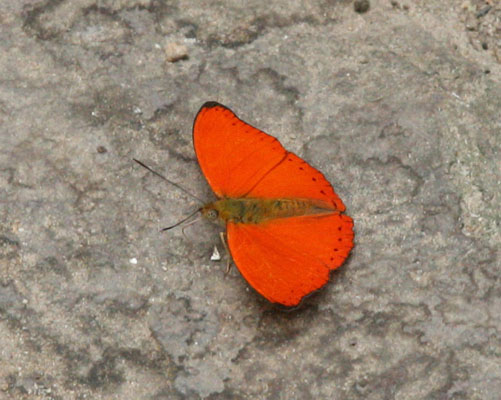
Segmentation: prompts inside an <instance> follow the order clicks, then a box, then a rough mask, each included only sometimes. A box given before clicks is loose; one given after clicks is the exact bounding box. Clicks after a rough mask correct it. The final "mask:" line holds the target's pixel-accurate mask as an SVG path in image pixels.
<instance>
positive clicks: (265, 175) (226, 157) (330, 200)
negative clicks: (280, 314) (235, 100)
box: [193, 102, 354, 306]
mask: <svg viewBox="0 0 501 400" xmlns="http://www.w3.org/2000/svg"><path fill="white" fill-rule="evenodd" d="M193 144H194V147H195V152H196V155H197V158H198V162H199V164H200V168H201V170H202V172H203V174H204V176H205V177H206V179H207V181H208V183H209V185H210V186H211V188H212V190H213V191H214V193H215V194H216V196H217V197H218V200H216V201H214V202H212V203H209V204H206V205H205V206H204V207H203V208H202V209H201V212H202V215H203V216H205V217H206V218H207V219H209V220H211V221H214V222H218V223H220V224H222V225H226V233H227V243H228V247H229V250H230V253H231V256H232V258H233V261H234V262H235V265H236V266H237V268H238V269H239V271H240V273H241V274H242V276H243V277H244V278H245V279H246V280H247V282H248V283H249V284H250V285H251V286H252V287H253V288H254V289H255V290H256V291H257V292H258V293H260V294H261V295H262V296H264V297H265V298H266V299H268V300H269V301H271V302H273V303H279V304H282V305H285V306H296V305H298V304H299V303H300V301H301V299H303V298H304V297H305V296H306V295H308V294H310V293H311V292H313V291H315V290H317V289H319V288H321V287H322V286H324V285H325V284H326V283H327V282H328V280H329V273H330V271H332V270H334V269H336V268H338V267H340V266H341V265H342V264H343V262H344V260H345V259H346V258H347V257H348V255H349V253H350V251H351V249H352V248H353V237H354V235H353V221H352V219H351V218H350V217H349V216H347V215H345V214H344V211H345V206H344V204H343V202H342V201H341V199H340V198H339V197H338V195H337V194H336V193H335V192H334V189H333V188H332V186H331V184H330V183H329V182H328V181H327V179H325V177H324V175H323V174H322V173H321V172H320V171H318V170H317V169H315V168H313V167H312V166H311V165H309V164H308V163H307V162H306V161H304V160H302V159H301V158H300V157H298V156H297V155H295V154H294V153H291V152H289V151H287V150H285V149H284V147H283V146H282V145H281V144H280V142H279V141H278V140H277V139H276V138H274V137H273V136H270V135H268V134H266V133H264V132H262V131H260V130H259V129H256V128H254V127H253V126H251V125H249V124H247V123H246V122H244V121H242V120H241V119H239V118H238V117H237V116H236V115H235V114H234V113H233V112H232V111H231V110H230V109H228V108H227V107H225V106H223V105H222V104H219V103H216V102H207V103H205V104H204V105H203V106H202V107H201V109H200V111H199V112H198V114H197V117H196V118H195V122H194V124H193Z"/></svg>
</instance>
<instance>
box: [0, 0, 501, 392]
mask: <svg viewBox="0 0 501 400" xmlns="http://www.w3.org/2000/svg"><path fill="white" fill-rule="evenodd" d="M417 3H419V4H417ZM417 3H416V2H410V1H407V2H406V1H386V0H373V1H371V2H370V9H369V11H368V12H367V13H364V14H359V13H356V12H355V10H354V5H353V2H350V1H347V0H344V1H343V0H339V1H335V0H323V1H322V0H319V1H311V2H310V1H299V0H297V1H287V2H285V1H281V2H264V1H258V0H252V1H246V2H241V1H236V0H233V1H231V0H226V1H210V2H203V3H201V2H192V1H183V0H179V1H155V0H142V1H141V0H123V1H106V0H104V1H103V0H101V1H96V0H75V1H64V0H44V1H35V0H31V1H26V0H25V1H8V0H7V1H3V2H2V3H1V4H0V22H1V23H0V54H1V57H0V77H1V78H0V141H1V143H0V218H1V225H0V398H7V399H10V398H12V399H84V398H92V399H155V400H160V399H181V398H187V399H199V398H210V399H333V398H336V399H345V398H346V399H493V400H494V399H498V398H499V393H501V378H500V377H501V362H500V357H501V312H500V310H501V296H500V295H501V285H500V276H501V273H500V263H499V259H498V257H499V243H500V242H501V235H500V219H501V215H500V211H499V210H500V209H501V200H500V189H499V188H500V171H501V157H500V147H501V134H500V131H501V119H500V113H499V110H500V109H501V84H500V78H501V66H500V64H499V62H500V60H499V56H498V52H499V47H500V43H501V42H500V40H501V39H500V36H499V30H500V29H501V26H500V22H499V21H500V18H499V15H501V8H500V6H499V5H498V4H497V3H496V2H493V1H481V0H470V1H466V2H457V1H450V0H449V1H445V2H444V1H438V0H431V1H427V2H417ZM488 7H490V8H488ZM207 100H216V101H219V102H221V103H223V104H225V105H227V106H229V107H230V108H232V109H233V110H234V111H235V112H236V113H237V114H238V115H239V116H240V117H242V118H243V119H244V120H246V121H248V122H249V123H252V124H253V125H255V126H257V127H259V128H261V129H263V130H265V131H267V132H269V133H271V134H273V135H275V136H276V137H278V138H279V140H280V141H281V142H282V143H283V144H284V146H285V147H286V148H288V149H289V150H291V151H294V152H296V153H298V154H299V155H301V156H302V157H304V158H305V159H306V160H308V161H309V162H310V163H311V164H313V165H314V166H316V167H318V168H319V169H320V170H321V171H323V172H324V174H325V175H326V176H327V177H328V179H329V180H330V181H331V182H332V183H333V184H334V187H335V189H336V191H337V192H338V193H339V195H340V196H341V198H342V199H343V200H344V202H345V204H346V205H347V212H348V213H349V215H351V216H352V217H353V219H354V221H355V230H356V247H355V249H354V251H353V254H352V256H351V257H350V259H349V260H348V262H347V263H346V264H345V266H343V267H342V268H341V269H340V270H339V271H337V272H336V273H334V274H333V275H332V279H331V281H332V282H331V283H330V284H329V285H328V286H327V287H326V288H324V290H322V291H320V292H319V293H317V294H315V295H313V296H311V297H309V298H308V299H306V301H305V302H304V304H303V305H302V307H301V308H300V309H298V310H295V311H289V312H284V311H283V310H280V309H278V308H276V307H274V306H272V305H270V304H268V303H267V302H266V301H265V300H263V299H261V298H260V297H259V296H258V295H256V294H255V293H254V292H253V291H252V290H251V289H249V287H248V286H247V284H246V283H245V281H244V280H243V279H242V278H241V277H240V276H239V273H238V271H237V270H236V269H235V268H234V269H233V270H232V271H231V273H230V274H229V275H228V276H226V277H225V276H224V269H225V266H224V263H213V262H211V261H210V255H211V253H212V249H213V246H214V245H218V246H219V243H218V241H219V237H218V228H217V227H213V226H210V225H209V224H208V223H206V222H198V223H197V224H194V225H192V226H190V227H188V228H187V229H186V236H184V235H183V233H182V231H181V229H177V230H172V231H169V232H168V233H159V230H160V229H161V228H162V227H164V226H167V225H169V224H171V223H173V222H175V221H177V220H179V219H180V218H181V217H183V216H184V215H187V213H188V212H190V211H191V210H194V209H195V208H196V207H197V206H199V204H198V203H197V202H196V201H194V200H193V199H191V198H189V197H187V196H186V195H185V194H183V193H182V192H180V191H178V190H177V189H176V188H174V187H172V186H168V185H165V184H164V182H162V181H160V180H159V179H158V178H156V177H155V176H153V175H152V174H149V173H147V172H146V171H144V170H142V169H141V168H140V167H138V166H137V165H136V164H135V163H133V162H132V158H133V157H135V158H138V159H140V160H143V161H144V162H146V163H147V164H148V165H151V166H152V167H153V168H155V169H157V170H158V171H159V172H161V173H163V174H165V175H166V176H167V177H168V178H169V179H171V180H174V181H176V182H180V183H182V185H183V186H184V187H186V188H187V189H188V190H190V191H192V192H193V193H195V194H196V195H197V196H199V197H204V198H206V199H207V200H210V199H211V194H210V189H209V188H208V186H207V184H206V183H205V181H204V178H203V176H202V175H201V173H200V171H199V169H198V165H197V162H196V159H195V156H194V152H193V149H192V144H191V125H192V121H193V118H194V116H195V114H196V112H197V110H198V108H199V107H200V106H201V105H202V104H203V103H204V102H205V101H207Z"/></svg>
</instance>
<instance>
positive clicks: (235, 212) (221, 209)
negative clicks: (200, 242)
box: [202, 198, 332, 224]
mask: <svg viewBox="0 0 501 400" xmlns="http://www.w3.org/2000/svg"><path fill="white" fill-rule="evenodd" d="M205 209H207V210H208V209H214V210H215V211H216V212H217V219H219V221H220V222H222V223H227V222H234V223H242V224H260V223H263V222H266V221H269V220H272V219H276V218H288V217H297V216H301V215H312V214H324V213H327V212H332V209H330V208H328V207H324V206H323V204H322V203H320V202H318V201H315V200H301V199H252V198H237V199H232V198H228V199H221V200H218V201H215V202H214V203H210V204H208V205H206V206H205V207H204V209H203V210H205ZM202 213H203V214H204V215H207V211H205V212H204V211H202ZM209 219H210V218H209Z"/></svg>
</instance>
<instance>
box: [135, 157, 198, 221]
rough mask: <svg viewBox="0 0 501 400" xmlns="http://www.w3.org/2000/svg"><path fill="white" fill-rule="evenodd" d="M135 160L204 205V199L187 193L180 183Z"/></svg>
mask: <svg viewBox="0 0 501 400" xmlns="http://www.w3.org/2000/svg"><path fill="white" fill-rule="evenodd" d="M133 160H134V161H135V162H137V163H138V164H139V165H140V166H141V167H143V168H146V169H147V170H148V171H150V172H151V173H153V174H154V175H156V176H158V177H159V178H162V179H163V180H164V181H165V182H167V183H170V184H171V185H173V186H175V187H177V188H178V189H179V190H181V191H183V192H184V193H186V194H187V195H188V196H190V197H193V198H194V199H196V200H198V201H199V202H200V203H202V204H203V203H204V201H203V200H202V199H200V198H198V197H197V196H195V195H194V194H192V193H190V192H188V191H187V190H186V189H185V188H184V187H182V186H181V185H179V184H178V183H176V182H173V181H171V180H170V179H167V178H166V177H165V176H163V175H162V174H161V173H159V172H157V171H155V170H153V169H151V168H150V167H148V166H147V165H146V164H144V163H142V162H141V161H139V160H136V159H135V158H133ZM196 212H198V210H197V211H196ZM194 214H195V213H193V214H192V215H194ZM183 221H184V220H183ZM183 221H181V222H183ZM169 229H170V228H169ZM164 230H165V229H164Z"/></svg>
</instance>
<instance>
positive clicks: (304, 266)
mask: <svg viewBox="0 0 501 400" xmlns="http://www.w3.org/2000/svg"><path fill="white" fill-rule="evenodd" d="M227 235H228V246H229V248H230V252H231V255H232V257H233V260H234V261H235V264H236V265H237V267H238V269H239V271H240V273H241V274H242V276H243V277H244V278H245V279H246V280H247V282H248V283H249V284H250V285H251V286H252V287H253V288H254V289H255V290H256V291H257V292H258V293H260V294H261V295H262V296H264V297H265V298H266V299H268V300H269V301H271V302H273V303H280V304H283V305H285V306H295V305H297V304H299V302H300V301H301V299H302V298H303V297H304V296H306V295H308V294H309V293H311V292H312V291H314V290H317V289H319V288H321V287H322V286H323V285H325V284H326V283H327V281H328V280H329V271H330V270H333V269H336V268H338V267H339V266H341V265H342V264H343V262H344V260H345V259H346V258H347V257H348V254H349V252H350V250H351V249H352V248H353V222H352V220H351V218H350V217H348V216H346V215H343V214H340V213H338V212H334V213H330V214H322V215H308V216H300V217H292V218H278V219H273V220H270V221H267V222H264V223H261V224H235V223H231V222H230V223H228V224H227Z"/></svg>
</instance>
